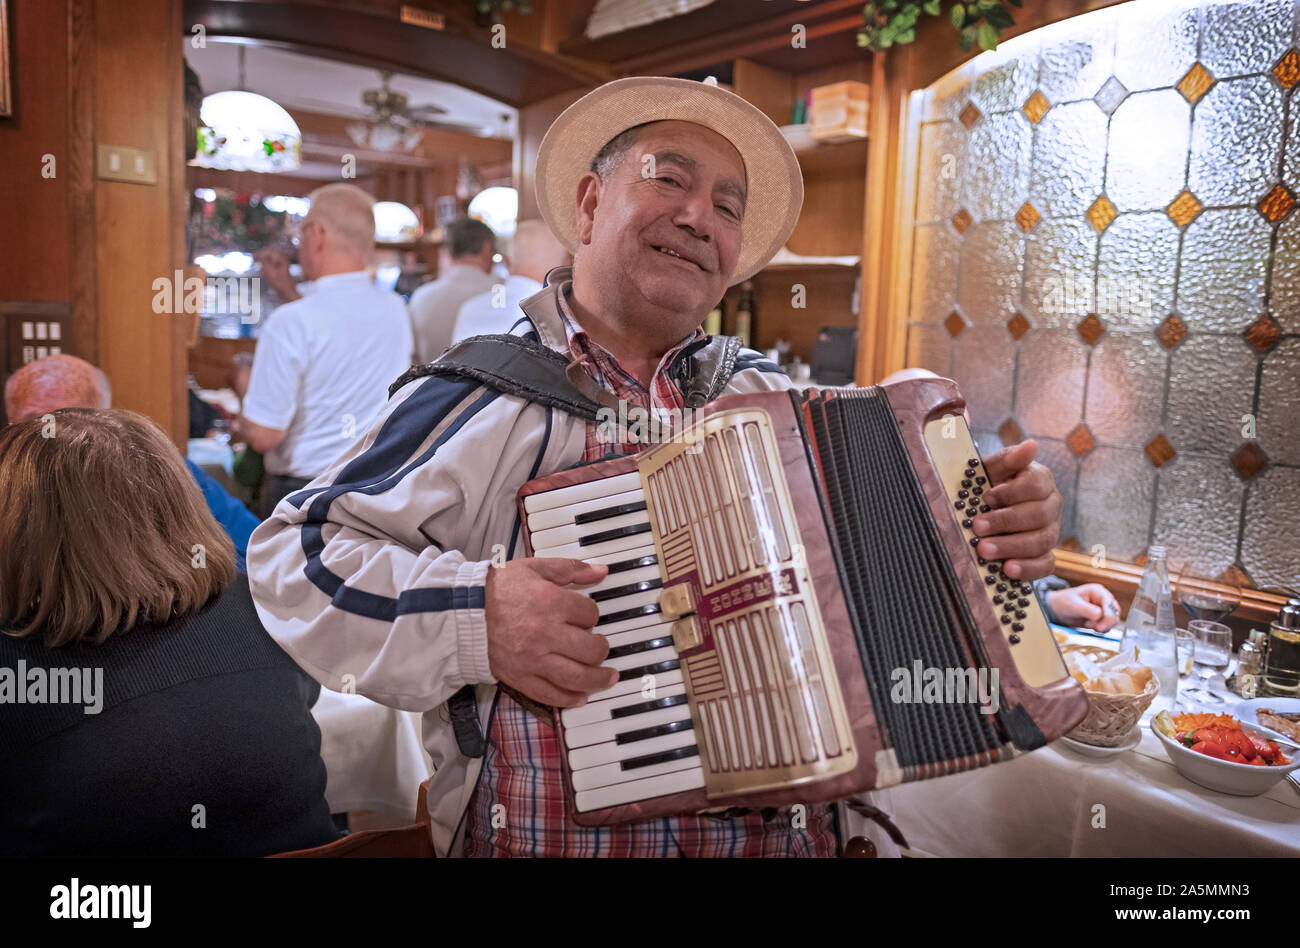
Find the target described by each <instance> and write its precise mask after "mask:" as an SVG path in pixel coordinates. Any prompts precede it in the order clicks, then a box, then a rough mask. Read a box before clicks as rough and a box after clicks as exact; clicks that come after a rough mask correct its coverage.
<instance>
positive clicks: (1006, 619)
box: [1002, 616, 1011, 625]
mask: <svg viewBox="0 0 1300 948" xmlns="http://www.w3.org/2000/svg"><path fill="white" fill-rule="evenodd" d="M1002 624H1003V625H1010V624H1011V616H1003V617H1002Z"/></svg>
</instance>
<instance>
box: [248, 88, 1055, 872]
mask: <svg viewBox="0 0 1300 948" xmlns="http://www.w3.org/2000/svg"><path fill="white" fill-rule="evenodd" d="M536 177H537V198H538V203H539V205H540V208H541V212H542V216H543V218H544V219H545V221H546V224H547V225H548V226H549V227H550V229H551V230H552V232H553V233H554V234H555V235H556V236H557V237H558V238H559V239H560V241H561V242H562V243H563V244H564V245H565V246H566V248H567V249H568V250H569V251H570V252H572V253H573V255H574V264H573V266H572V267H571V268H568V267H560V268H556V269H555V270H552V271H551V272H550V273H549V274H548V276H547V281H546V285H545V287H544V288H543V289H542V290H541V291H540V292H539V293H537V294H535V295H534V296H531V297H529V298H528V299H527V300H525V301H524V303H523V304H522V309H523V311H524V314H525V316H524V318H522V319H521V320H520V321H519V322H518V323H517V324H516V325H515V327H514V329H513V330H512V332H513V334H514V335H515V336H517V337H519V339H520V340H522V342H524V343H528V344H533V345H538V346H544V347H545V348H546V349H549V350H551V351H552V352H554V353H558V354H560V355H561V356H563V358H564V360H566V361H567V362H568V366H569V370H568V373H567V375H568V378H569V379H570V380H571V381H572V382H573V384H574V385H575V386H576V387H577V388H578V389H579V390H581V391H582V392H584V394H586V395H587V396H588V397H589V398H590V399H592V400H594V401H596V402H600V403H601V404H604V405H610V406H612V405H615V404H618V403H619V402H624V403H626V404H627V405H633V406H639V407H641V408H643V409H645V410H647V411H656V410H658V411H672V410H674V409H682V408H686V407H697V406H698V405H700V404H703V403H704V401H706V400H712V399H713V398H715V397H717V396H718V395H720V394H724V393H725V394H739V393H753V392H759V391H768V390H773V389H785V388H789V387H790V385H791V383H790V380H789V379H788V378H787V377H786V376H785V375H784V374H783V373H782V372H781V371H780V370H779V369H777V367H776V366H774V365H772V364H771V363H769V362H765V361H764V360H763V358H762V357H761V356H760V355H759V354H758V353H756V352H753V351H750V350H745V349H741V350H739V352H738V353H737V351H736V348H735V345H734V343H728V341H727V340H725V339H718V338H711V337H707V336H705V334H704V333H703V332H702V330H701V329H700V324H701V322H702V321H703V319H704V316H705V315H706V314H707V313H708V312H709V311H710V310H711V309H712V308H713V307H715V306H716V305H717V304H718V301H719V300H720V299H721V298H722V296H723V293H724V292H725V291H726V289H727V287H728V286H731V285H732V284H735V283H738V282H740V281H742V280H745V279H747V278H749V277H750V276H752V275H753V274H755V273H757V272H758V271H759V270H760V269H762V267H763V266H764V265H765V264H766V263H767V261H768V260H769V259H770V258H771V257H772V256H773V255H774V254H775V253H776V252H777V251H778V250H779V249H780V248H781V247H782V246H783V245H784V243H785V240H786V238H787V236H788V235H789V233H790V231H791V230H792V229H793V228H794V226H795V222H796V220H797V219H798V215H799V210H800V207H801V206H802V203H803V185H802V178H801V175H800V170H799V165H798V162H797V160H796V158H795V155H794V153H793V151H792V150H791V149H790V146H789V145H788V144H787V143H786V141H785V139H784V138H783V137H782V136H781V134H780V132H779V131H778V130H777V128H776V126H775V125H774V124H773V123H772V122H771V121H770V120H769V119H768V118H767V117H766V116H764V115H763V114H762V113H761V112H759V111H758V110H757V109H756V108H754V107H753V106H752V105H750V104H749V103H747V102H745V101H744V100H743V99H741V98H740V97H739V96H736V95H734V94H732V93H730V92H727V91H726V90H723V89H720V88H718V87H717V86H716V84H714V83H709V82H704V83H697V82H691V81H687V80H680V79H666V78H646V77H633V78H627V79H621V80H617V81H615V82H611V83H607V84H606V85H603V86H601V87H599V88H597V89H596V90H594V91H593V92H591V93H589V94H588V95H587V96H585V97H584V98H582V99H581V100H579V101H578V102H576V103H574V104H573V105H572V106H570V107H569V108H568V109H567V110H566V111H565V112H564V113H563V114H562V115H561V116H560V117H559V118H558V119H556V121H555V123H554V124H553V125H552V126H551V128H550V130H549V131H548V132H547V134H546V137H545V138H544V139H543V141H542V145H541V149H540V151H539V153H538V159H537V170H536ZM461 345H469V343H462V344H461ZM455 352H456V348H455V347H453V350H451V352H450V353H449V354H448V356H445V357H444V359H447V358H450V357H452V356H453V354H454V353H455ZM440 364H441V363H435V364H434V366H433V367H431V368H430V367H426V371H427V372H428V373H430V374H421V373H416V374H417V375H420V376H421V377H419V378H417V379H415V380H414V381H410V382H407V384H404V385H402V386H401V387H400V388H397V389H396V391H395V393H394V394H393V396H392V398H391V399H390V401H389V403H388V405H387V407H386V408H385V410H384V411H383V413H382V414H381V415H380V416H379V418H378V419H377V420H376V421H375V423H374V424H373V426H372V427H371V429H370V430H369V431H368V432H367V433H366V434H365V435H364V436H363V437H362V438H360V439H359V440H358V442H357V443H356V444H355V446H354V447H353V448H352V449H350V450H349V451H348V452H347V453H346V454H344V455H343V456H342V457H340V458H339V459H338V460H336V461H335V462H334V464H333V465H331V468H330V470H329V471H328V472H327V473H326V474H325V475H323V476H322V477H320V478H318V479H317V480H315V481H314V482H313V483H312V484H311V485H310V486H309V487H308V488H306V489H305V490H303V491H301V492H300V493H298V494H295V495H291V496H290V497H288V498H286V499H285V500H284V501H283V502H282V503H281V504H280V506H279V507H278V508H277V509H276V511H275V513H274V515H273V516H272V517H271V518H270V520H268V521H267V522H265V523H263V524H262V525H261V526H260V527H259V528H258V530H257V532H256V533H255V534H254V535H253V538H252V541H251V543H250V545H249V552H248V563H249V578H250V581H251V583H252V588H253V591H254V595H255V597H256V599H257V603H258V608H259V612H260V614H261V616H262V619H263V621H264V622H265V623H266V627H267V629H268V630H270V632H271V634H272V635H273V636H275V638H276V639H277V640H278V641H279V642H280V644H281V645H282V646H283V647H284V648H285V650H286V651H288V652H289V653H290V654H291V655H293V656H294V658H295V659H296V660H297V661H298V662H299V663H300V664H301V665H302V667H303V668H304V669H306V670H307V671H308V672H309V673H310V674H312V675H313V676H314V677H316V678H317V679H318V680H319V681H321V683H322V684H324V685H325V686H326V687H328V688H332V689H335V690H347V691H355V692H358V693H360V694H364V695H367V696H369V697H370V698H372V699H374V700H376V701H378V702H380V703H383V704H386V705H390V706H392V707H397V708H402V709H406V710H419V711H422V712H424V719H423V723H424V742H425V746H426V748H427V749H428V751H429V753H430V755H431V757H432V759H433V763H434V766H435V768H436V772H435V774H434V777H433V783H432V787H431V791H432V792H431V793H430V795H429V801H430V802H429V806H430V813H431V816H432V822H433V829H434V838H435V839H434V841H435V848H436V849H437V851H438V853H439V855H447V854H453V855H459V854H465V855H474V856H498V855H534V856H594V855H615V856H642V855H666V856H723V855H736V856H741V855H744V856H765V855H766V856H774V855H782V856H784V855H791V856H803V855H806V856H831V855H835V854H836V853H837V852H838V851H839V850H840V849H841V848H842V846H843V844H844V843H845V842H846V841H847V840H848V838H849V837H850V836H853V835H864V836H867V837H869V838H870V839H871V841H872V842H873V843H874V844H875V845H876V846H877V848H878V849H879V850H880V851H882V852H891V851H896V849H894V848H893V844H892V843H891V841H890V839H889V837H888V836H886V835H885V834H884V832H882V831H881V830H880V827H879V826H877V825H876V824H875V823H867V822H866V821H864V820H861V819H860V818H859V813H860V812H862V810H863V809H864V808H859V809H858V810H856V811H854V812H850V811H849V810H847V809H846V808H844V807H842V806H834V807H832V806H827V805H818V806H809V807H806V808H800V809H797V810H769V811H761V812H760V811H751V812H740V813H727V814H722V815H716V814H715V815H695V814H688V815H682V816H678V817H673V818H668V819H660V820H652V821H646V822H643V823H634V824H625V825H620V826H613V827H604V828H600V829H590V828H584V827H580V826H577V825H575V824H574V823H573V822H572V821H571V819H570V818H569V817H568V815H567V813H566V804H565V799H564V790H563V785H562V773H561V760H560V748H559V745H558V742H557V739H556V736H555V733H554V730H553V728H552V726H551V723H550V721H549V712H548V711H547V708H548V707H554V706H558V707H561V708H565V707H573V706H576V705H578V704H581V703H583V702H585V700H586V696H587V695H589V694H591V693H593V692H597V691H600V690H602V689H604V688H606V687H608V686H609V685H610V684H611V681H612V680H613V679H615V678H616V677H617V673H616V672H613V671H611V670H610V669H608V668H605V667H602V661H603V660H604V659H605V656H606V653H607V651H608V646H607V644H606V642H605V641H604V639H603V637H602V636H600V635H597V634H594V633H593V632H592V631H591V630H592V627H593V625H594V624H595V621H596V618H597V609H596V606H595V604H594V603H593V602H592V600H591V599H590V598H589V597H587V596H585V595H583V594H582V593H580V592H577V591H574V590H572V589H568V588H566V587H568V586H570V585H576V586H582V585H589V584H592V583H595V582H597V581H598V580H600V579H602V578H603V577H604V575H605V568H604V567H603V566H588V565H586V564H584V563H582V562H581V561H579V560H555V559H550V560H546V559H529V558H522V555H523V550H522V549H521V544H520V542H519V524H518V518H517V512H516V506H515V495H516V491H517V490H518V489H519V487H520V486H521V485H522V484H524V483H525V482H526V481H528V480H531V479H533V478H536V477H540V476H543V475H546V474H550V473H553V472H555V471H559V470H563V469H565V468H568V467H571V466H573V465H574V464H576V463H579V462H581V461H584V460H591V459H594V458H597V457H601V456H603V455H604V454H605V453H606V451H607V450H608V448H609V445H608V444H607V443H606V438H605V432H603V431H601V430H598V429H599V426H598V425H596V424H595V423H592V422H589V421H587V420H585V419H584V418H582V417H579V416H578V415H576V414H573V413H571V412H568V411H565V410H561V409H557V408H556V407H555V406H554V405H553V404H547V403H544V402H543V401H539V400H537V399H535V398H530V397H526V393H524V392H523V390H524V388H525V387H524V386H519V387H516V386H512V385H511V384H509V383H508V382H506V383H502V382H501V381H500V379H499V378H498V380H497V382H496V383H495V384H493V385H484V384H480V383H478V382H476V381H474V380H473V379H471V378H467V377H464V376H457V375H454V374H451V375H449V374H445V373H444V374H437V373H438V371H439V370H438V366H439V365H440ZM624 440H625V439H624ZM638 447H639V446H638V445H635V444H626V443H625V444H624V445H623V448H624V449H625V450H636V449H637V448H638ZM1034 451H1035V448H1034V445H1033V444H1032V442H1026V443H1024V444H1021V445H1017V446H1015V447H1013V448H1009V449H1007V450H1005V451H1002V452H1000V453H999V454H997V455H994V456H993V457H991V458H989V459H987V461H986V464H987V465H988V467H989V469H990V472H991V474H992V475H993V479H994V480H995V482H997V484H998V487H996V488H995V489H994V490H993V491H992V492H991V493H992V494H993V499H992V501H991V506H994V507H995V509H994V510H992V511H991V512H989V513H988V514H986V515H984V517H982V518H980V520H984V521H986V522H984V523H981V522H980V520H977V521H976V524H975V527H976V530H977V532H979V533H981V534H982V535H985V536H986V537H987V538H986V539H985V540H983V541H982V542H981V545H980V548H979V553H980V555H981V556H985V557H988V558H994V557H997V558H1001V559H1005V560H1006V564H1007V565H1006V569H1007V571H1008V572H1009V573H1010V574H1011V575H1019V576H1020V577H1021V578H1024V579H1031V578H1035V577H1038V576H1042V575H1045V574H1047V573H1049V572H1050V571H1051V566H1052V556H1051V550H1052V547H1053V545H1054V543H1055V541H1056V539H1057V531H1058V528H1059V512H1060V507H1061V503H1060V497H1059V495H1058V494H1057V492H1056V489H1055V486H1054V484H1053V482H1052V478H1051V475H1050V473H1049V472H1048V471H1047V470H1046V469H1045V468H1043V467H1042V466H1041V465H1039V464H1037V463H1034V462H1033V457H1034ZM985 496H986V497H988V496H989V495H988V494H986V495H985ZM412 792H414V788H412ZM875 803H876V805H877V806H878V807H881V808H883V809H887V808H888V807H887V795H886V794H877V795H875ZM865 810H866V811H870V810H871V807H870V806H869V805H868V806H867V807H865ZM854 821H857V823H854ZM857 824H861V825H857Z"/></svg>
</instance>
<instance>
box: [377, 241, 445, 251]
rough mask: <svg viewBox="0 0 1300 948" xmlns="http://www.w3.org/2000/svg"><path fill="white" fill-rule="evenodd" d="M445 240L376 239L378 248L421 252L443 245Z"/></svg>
mask: <svg viewBox="0 0 1300 948" xmlns="http://www.w3.org/2000/svg"><path fill="white" fill-rule="evenodd" d="M443 243H445V241H441V240H376V241H375V249H376V250H402V251H407V250H409V251H412V252H414V253H419V252H420V251H421V250H427V249H428V248H430V247H441V246H442V245H443Z"/></svg>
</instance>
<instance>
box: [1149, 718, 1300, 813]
mask: <svg viewBox="0 0 1300 948" xmlns="http://www.w3.org/2000/svg"><path fill="white" fill-rule="evenodd" d="M1242 727H1243V729H1244V730H1246V731H1249V732H1252V733H1254V734H1256V735H1257V736H1259V737H1263V738H1267V739H1269V740H1274V741H1276V742H1277V744H1278V746H1279V747H1281V748H1282V753H1283V754H1284V755H1286V756H1287V757H1289V758H1291V763H1289V764H1287V765H1285V766H1283V767H1255V766H1252V765H1251V764H1234V763H1233V762H1232V761H1230V760H1219V759H1218V758H1217V757H1210V756H1208V755H1206V754H1201V753H1198V752H1196V751H1194V750H1192V749H1191V748H1190V747H1184V746H1183V745H1182V744H1179V743H1178V742H1177V741H1176V740H1174V739H1173V738H1171V737H1166V736H1165V735H1164V734H1163V733H1162V732H1161V731H1160V729H1159V728H1158V727H1156V721H1155V718H1152V719H1151V733H1153V734H1154V735H1155V736H1156V737H1157V738H1159V740H1160V743H1161V744H1163V745H1164V748H1165V753H1166V754H1168V755H1169V759H1170V760H1171V761H1173V763H1174V766H1175V767H1177V768H1178V772H1179V773H1180V774H1182V775H1183V776H1184V777H1186V778H1187V779H1188V780H1190V781H1191V782H1192V783H1198V784H1200V785H1201V786H1202V787H1207V788H1209V789H1210V790H1218V791H1219V792H1220V793H1231V794H1233V795H1234V796H1238V797H1255V796H1259V795H1260V794H1261V793H1267V792H1268V791H1269V790H1271V789H1272V788H1273V785H1274V784H1276V783H1277V782H1278V781H1279V780H1281V779H1282V778H1283V777H1285V776H1286V775H1287V774H1289V773H1290V772H1291V771H1293V770H1295V769H1296V768H1297V767H1300V747H1295V746H1293V745H1289V744H1287V743H1285V742H1283V741H1281V740H1278V739H1276V738H1274V737H1273V736H1272V735H1271V734H1265V733H1264V731H1263V729H1261V728H1258V727H1256V726H1255V725H1253V724H1250V723H1246V722H1243V724H1242Z"/></svg>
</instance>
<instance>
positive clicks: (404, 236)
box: [374, 201, 420, 242]
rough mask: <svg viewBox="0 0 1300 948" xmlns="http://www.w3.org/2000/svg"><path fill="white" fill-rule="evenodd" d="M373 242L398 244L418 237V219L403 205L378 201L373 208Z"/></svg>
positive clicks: (395, 202) (413, 212)
mask: <svg viewBox="0 0 1300 948" xmlns="http://www.w3.org/2000/svg"><path fill="white" fill-rule="evenodd" d="M374 212H375V240H380V241H388V242H400V241H404V240H416V239H418V238H419V236H420V218H419V216H418V215H417V214H416V213H415V211H413V210H411V209H410V208H409V207H407V206H406V205H405V204H400V203H398V202H397V201H379V202H377V203H376V204H375V206H374Z"/></svg>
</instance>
